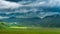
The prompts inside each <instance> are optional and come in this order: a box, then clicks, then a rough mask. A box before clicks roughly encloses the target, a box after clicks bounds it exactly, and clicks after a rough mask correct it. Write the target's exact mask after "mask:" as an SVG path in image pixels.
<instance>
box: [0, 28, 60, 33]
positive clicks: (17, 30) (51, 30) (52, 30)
mask: <svg viewBox="0 0 60 34" xmlns="http://www.w3.org/2000/svg"><path fill="white" fill-rule="evenodd" d="M0 34H60V28H27V29H20V28H11V29H7V30H0Z"/></svg>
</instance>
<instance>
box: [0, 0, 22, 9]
mask: <svg viewBox="0 0 60 34" xmlns="http://www.w3.org/2000/svg"><path fill="white" fill-rule="evenodd" d="M20 6H22V5H21V4H18V3H15V2H9V1H5V0H0V9H8V8H11V9H13V8H18V7H20Z"/></svg>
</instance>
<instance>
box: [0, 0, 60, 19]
mask: <svg viewBox="0 0 60 34" xmlns="http://www.w3.org/2000/svg"><path fill="white" fill-rule="evenodd" d="M59 7H60V0H0V14H5V15H4V17H13V16H14V17H20V18H22V17H23V18H24V17H28V18H30V17H36V16H37V17H40V18H44V17H46V16H51V15H55V14H59V15H60V12H59V11H60V8H59ZM0 16H2V15H0Z"/></svg>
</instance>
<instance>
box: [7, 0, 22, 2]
mask: <svg viewBox="0 0 60 34" xmlns="http://www.w3.org/2000/svg"><path fill="white" fill-rule="evenodd" d="M6 1H11V2H19V1H22V0H6Z"/></svg>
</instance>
